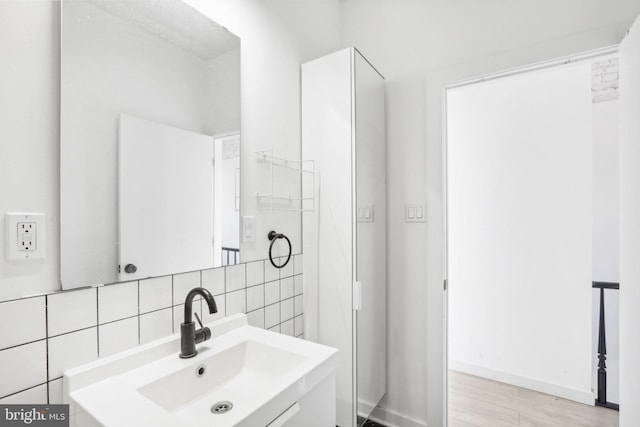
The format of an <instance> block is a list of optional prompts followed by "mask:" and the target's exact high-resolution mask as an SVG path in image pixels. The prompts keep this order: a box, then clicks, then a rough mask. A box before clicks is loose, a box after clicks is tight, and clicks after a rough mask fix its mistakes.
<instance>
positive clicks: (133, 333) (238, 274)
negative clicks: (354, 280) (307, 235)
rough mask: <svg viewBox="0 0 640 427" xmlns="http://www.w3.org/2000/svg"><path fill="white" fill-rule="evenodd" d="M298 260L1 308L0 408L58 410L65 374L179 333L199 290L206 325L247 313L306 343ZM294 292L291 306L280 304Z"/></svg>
mask: <svg viewBox="0 0 640 427" xmlns="http://www.w3.org/2000/svg"><path fill="white" fill-rule="evenodd" d="M300 257H301V256H300V255H298V256H294V257H292V260H291V261H289V263H290V264H291V267H290V268H291V271H290V270H289V269H287V267H285V270H284V271H280V270H279V269H276V268H274V267H273V266H272V265H271V263H270V262H269V260H259V261H254V262H251V263H248V264H241V265H236V266H228V267H226V268H225V267H220V268H214V269H209V270H203V271H194V272H190V273H183V274H176V275H173V276H164V277H156V278H150V279H143V280H140V281H137V282H136V281H133V282H123V283H116V284H112V285H106V286H100V287H97V288H95V287H94V288H84V289H79V290H74V291H67V292H58V293H52V294H49V295H46V296H36V297H26V298H23V299H17V300H12V301H6V302H0V402H2V403H24V402H29V403H46V402H47V399H48V401H49V403H51V404H55V403H61V402H62V379H61V378H60V377H61V376H62V374H63V372H64V371H65V370H66V369H70V368H73V367H76V366H79V365H81V364H84V363H88V362H90V361H93V360H95V359H96V358H97V357H98V354H99V355H100V357H105V356H107V355H111V354H114V353H117V352H120V351H123V350H127V349H129V348H132V347H134V346H136V345H138V342H140V343H143V344H144V343H147V342H150V341H153V340H156V339H159V338H163V337H166V336H168V335H171V334H172V333H174V332H179V324H180V322H182V318H183V317H184V316H183V309H184V299H185V297H186V296H187V293H188V292H189V290H191V289H192V288H195V287H198V286H203V287H205V288H207V289H208V290H209V291H210V292H211V293H212V294H213V295H215V299H216V304H217V306H218V313H216V314H214V315H210V314H208V309H206V304H205V303H204V302H202V301H201V300H200V298H197V299H196V301H194V311H197V312H198V313H200V314H201V315H202V321H203V322H204V323H210V322H212V321H215V320H218V319H221V318H223V317H225V316H228V315H230V314H234V313H238V312H247V311H248V312H249V313H248V314H247V317H248V321H249V324H251V325H253V326H256V327H261V328H264V327H267V328H270V330H272V331H275V332H282V333H287V334H295V335H296V336H304V335H303V334H302V332H303V329H302V326H301V325H302V319H303V316H302V314H301V310H302V304H301V303H300V301H302V296H301V295H300V294H302V275H300V273H301V272H302V271H301V270H298V267H296V266H297V265H298V264H299V266H300V268H301V266H302V263H301V258H300ZM283 261H284V258H278V259H276V262H278V263H282V262H283ZM290 274H295V276H293V278H291V277H290ZM281 275H282V277H283V278H284V279H283V281H282V282H281V281H280V276H281ZM229 282H230V286H227V284H228V283H229ZM265 282H269V283H266V284H265ZM292 283H293V285H292ZM281 288H282V289H281ZM291 289H293V291H292V290H291ZM292 293H293V294H294V295H296V296H297V297H296V298H295V299H294V298H290V301H291V302H281V299H285V298H284V297H283V296H282V295H284V296H292V295H291V294H292ZM281 294H282V295H281ZM265 305H267V307H265ZM292 307H293V308H292ZM203 308H205V309H204V310H203ZM281 308H282V310H281ZM291 310H293V313H292V314H291ZM293 315H295V316H296V317H295V318H291V317H290V316H293ZM15 319H27V321H19V322H16V321H15ZM292 325H293V326H292ZM47 326H48V330H47ZM174 328H175V329H174ZM47 360H48V368H49V372H48V375H47ZM47 386H48V387H47Z"/></svg>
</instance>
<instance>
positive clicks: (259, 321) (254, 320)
mask: <svg viewBox="0 0 640 427" xmlns="http://www.w3.org/2000/svg"><path fill="white" fill-rule="evenodd" d="M247 320H248V322H249V325H251V326H255V327H256V328H263V329H264V308H261V309H260V310H255V311H252V312H250V313H247Z"/></svg>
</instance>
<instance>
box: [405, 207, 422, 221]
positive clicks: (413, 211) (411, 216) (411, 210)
mask: <svg viewBox="0 0 640 427" xmlns="http://www.w3.org/2000/svg"><path fill="white" fill-rule="evenodd" d="M404 219H405V222H427V209H426V207H425V205H424V203H407V204H406V205H405V214H404Z"/></svg>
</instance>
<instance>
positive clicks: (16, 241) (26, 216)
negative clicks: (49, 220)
mask: <svg viewBox="0 0 640 427" xmlns="http://www.w3.org/2000/svg"><path fill="white" fill-rule="evenodd" d="M44 219H45V217H44V214H43V213H23V212H16V213H13V212H7V214H6V216H5V241H6V245H5V256H6V258H7V260H9V261H28V260H38V259H44V258H45V236H46V229H45V221H44Z"/></svg>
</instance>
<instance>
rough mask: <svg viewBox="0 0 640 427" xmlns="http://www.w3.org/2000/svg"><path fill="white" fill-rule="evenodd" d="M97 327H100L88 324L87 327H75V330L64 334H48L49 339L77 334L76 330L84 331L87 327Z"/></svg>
mask: <svg viewBox="0 0 640 427" xmlns="http://www.w3.org/2000/svg"><path fill="white" fill-rule="evenodd" d="M97 327H98V325H92V326H87V327H84V328H80V329H74V330H73V331H69V332H65V333H63V334H57V335H51V336H48V337H47V339H52V338H58V337H63V336H65V335H69V334H75V333H76V332H82V331H86V330H87V329H91V328H97Z"/></svg>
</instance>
